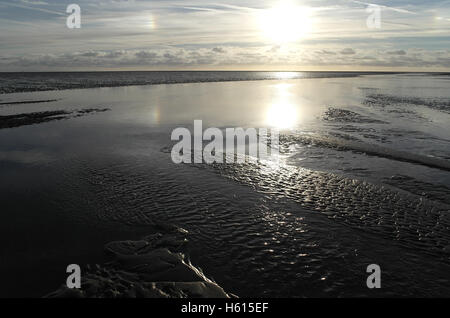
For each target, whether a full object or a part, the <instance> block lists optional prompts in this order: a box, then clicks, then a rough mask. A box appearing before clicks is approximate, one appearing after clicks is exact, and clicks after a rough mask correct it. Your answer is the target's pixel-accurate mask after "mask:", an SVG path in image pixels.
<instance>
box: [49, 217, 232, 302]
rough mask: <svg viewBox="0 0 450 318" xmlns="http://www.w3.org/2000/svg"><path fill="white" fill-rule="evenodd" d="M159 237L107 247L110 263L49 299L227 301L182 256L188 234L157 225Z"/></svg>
mask: <svg viewBox="0 0 450 318" xmlns="http://www.w3.org/2000/svg"><path fill="white" fill-rule="evenodd" d="M159 228H160V230H163V231H164V232H165V233H164V234H162V232H163V231H160V232H159V233H156V234H152V235H149V236H146V237H144V238H143V239H142V240H139V241H118V242H111V243H108V244H106V246H105V251H106V253H107V254H108V256H109V257H110V258H111V261H110V262H108V263H105V264H103V265H101V266H100V265H96V266H95V267H93V268H92V267H89V268H87V270H86V271H85V273H83V275H82V287H81V289H69V288H67V287H66V286H65V285H63V286H61V287H60V288H59V289H58V290H57V291H55V292H53V293H51V294H49V295H47V296H46V297H50V298H137V297H138V298H193V297H195V298H230V297H235V296H233V295H230V294H227V293H226V292H225V291H224V290H223V289H222V288H221V287H220V286H218V285H217V284H216V283H215V282H213V281H212V280H210V279H208V278H207V277H206V276H205V275H204V274H203V272H202V271H201V269H199V268H196V267H195V266H194V265H192V264H191V263H190V261H189V260H188V259H187V258H186V256H185V254H184V247H185V244H186V243H187V239H186V235H187V231H186V230H184V229H181V228H177V227H174V226H167V225H160V226H159Z"/></svg>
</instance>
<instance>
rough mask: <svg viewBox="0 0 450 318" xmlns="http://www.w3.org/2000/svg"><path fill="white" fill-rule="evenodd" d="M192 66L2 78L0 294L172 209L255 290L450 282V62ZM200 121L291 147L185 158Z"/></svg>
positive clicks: (214, 274)
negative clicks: (279, 68) (419, 69)
mask: <svg viewBox="0 0 450 318" xmlns="http://www.w3.org/2000/svg"><path fill="white" fill-rule="evenodd" d="M118 73H120V72H118ZM149 73H151V72H149ZM178 73H179V74H178ZM178 73H177V74H175V73H170V72H167V73H164V72H162V73H161V72H160V73H158V74H147V73H146V72H143V73H139V72H135V73H133V72H130V73H128V74H127V72H125V73H122V74H120V76H117V77H115V76H114V74H108V73H100V74H99V75H98V76H97V77H96V75H95V73H88V74H83V73H80V74H76V73H68V74H64V73H56V74H50V75H49V74H40V75H39V74H34V75H27V74H26V73H24V74H19V75H11V74H12V73H9V74H7V75H0V80H1V82H0V83H1V85H0V86H1V87H2V90H1V92H2V94H0V175H1V178H2V182H1V183H0V193H1V194H2V203H3V206H2V222H0V239H1V241H2V248H1V249H0V253H1V255H0V273H1V274H2V277H3V278H2V284H1V286H0V296H2V297H23V296H25V297H41V296H44V295H48V294H49V293H51V292H52V291H54V290H57V289H58V287H59V286H60V285H61V284H62V283H63V282H64V281H65V278H66V277H67V274H66V272H65V269H66V267H67V265H68V264H80V265H81V266H82V267H83V266H86V265H88V264H90V265H93V264H103V263H104V262H105V256H104V246H105V245H107V244H108V243H110V242H114V241H123V240H132V241H136V240H139V239H141V238H142V237H145V236H147V235H151V234H152V233H155V229H154V224H155V222H162V223H164V224H168V225H171V226H176V227H179V228H182V229H185V230H186V231H187V233H188V234H186V235H187V240H188V243H187V245H186V248H185V249H184V253H185V254H186V255H188V257H189V260H190V261H191V262H192V264H193V265H194V266H197V267H199V268H201V269H202V270H203V272H204V273H205V275H206V276H207V277H208V278H210V279H212V280H213V281H214V282H216V283H217V284H218V286H220V287H221V288H223V290H225V291H226V292H227V293H232V294H234V295H237V296H239V297H365V296H375V297H376V296H383V297H384V296H387V297H389V296H392V297H405V296H414V297H421V296H423V297H431V296H434V297H442V296H448V295H450V287H449V286H450V284H449V283H450V277H449V275H448V272H449V270H450V199H449V198H450V163H449V161H450V127H449V125H448V123H449V122H450V89H449V88H450V76H449V75H448V74H438V73H436V74H425V73H398V74H394V73H373V74H368V73H355V72H353V73H342V74H339V72H332V73H330V72H328V73H326V72H324V73H321V72H317V73H314V72H309V73H302V72H289V73H282V72H272V73H271V72H264V73H262V72H260V73H252V72H230V73H227V72H210V73H208V72H204V73H203V74H197V73H195V72H178ZM105 78H107V79H108V80H105ZM50 79H51V80H50ZM18 83H20V85H18ZM194 120H202V121H203V127H204V128H205V129H206V128H207V127H217V128H219V129H225V128H227V127H244V128H248V127H255V128H260V127H268V126H276V127H278V128H279V129H280V154H279V158H278V160H277V162H276V164H274V163H272V162H270V161H266V162H256V163H255V162H252V163H244V164H175V163H173V162H172V160H171V155H170V150H171V148H172V146H173V141H172V140H171V138H170V137H171V132H172V131H173V129H175V128H177V127H186V128H188V129H190V128H192V126H193V124H194ZM370 264H378V265H380V267H381V268H382V273H383V274H382V275H383V276H382V277H383V288H382V289H380V290H376V289H375V290H371V289H368V288H367V286H366V278H367V276H368V275H369V274H368V273H367V272H366V268H367V266H368V265H370Z"/></svg>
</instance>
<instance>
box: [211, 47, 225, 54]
mask: <svg viewBox="0 0 450 318" xmlns="http://www.w3.org/2000/svg"><path fill="white" fill-rule="evenodd" d="M212 51H213V52H215V53H225V50H224V49H222V48H221V47H215V48H213V49H212Z"/></svg>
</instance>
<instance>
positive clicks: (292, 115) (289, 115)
mask: <svg viewBox="0 0 450 318" xmlns="http://www.w3.org/2000/svg"><path fill="white" fill-rule="evenodd" d="M296 122H297V110H296V108H295V107H294V106H293V105H291V104H289V103H279V104H273V105H272V106H271V107H270V108H269V110H268V112H267V124H268V125H269V126H271V127H275V128H279V129H288V128H293V127H294V126H295V124H296Z"/></svg>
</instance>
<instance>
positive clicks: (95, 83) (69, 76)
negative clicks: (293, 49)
mask: <svg viewBox="0 0 450 318" xmlns="http://www.w3.org/2000/svg"><path fill="white" fill-rule="evenodd" d="M368 74H385V73H374V72H244V71H239V72H234V71H153V72H36V73H27V72H25V73H0V94H7V93H17V92H35V91H52V90H64V89H77V88H94V87H120V86H130V85H157V84H178V83H203V82H233V81H258V80H282V79H300V78H336V77H355V76H361V75H368Z"/></svg>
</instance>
